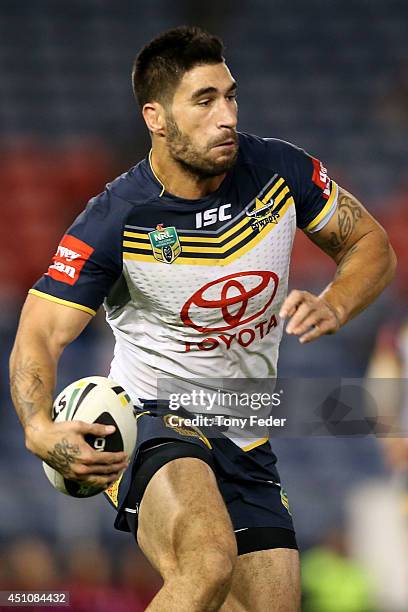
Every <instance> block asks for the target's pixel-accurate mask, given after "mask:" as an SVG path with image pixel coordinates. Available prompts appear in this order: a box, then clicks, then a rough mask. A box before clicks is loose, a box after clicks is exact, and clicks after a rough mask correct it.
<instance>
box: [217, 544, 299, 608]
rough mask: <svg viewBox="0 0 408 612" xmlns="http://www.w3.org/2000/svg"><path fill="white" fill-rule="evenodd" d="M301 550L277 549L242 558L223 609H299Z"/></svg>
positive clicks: (249, 554) (238, 562)
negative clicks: (299, 551)
mask: <svg viewBox="0 0 408 612" xmlns="http://www.w3.org/2000/svg"><path fill="white" fill-rule="evenodd" d="M299 610H300V567H299V553H298V551H297V550H291V549H287V548H275V549H271V550H262V551H257V552H252V553H248V554H246V555H242V556H240V557H238V561H237V563H236V565H235V569H234V574H233V579H232V587H231V590H230V593H229V595H228V597H227V599H226V601H225V603H224V605H223V606H222V608H221V611H222V612H266V611H268V612H299Z"/></svg>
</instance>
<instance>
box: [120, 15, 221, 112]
mask: <svg viewBox="0 0 408 612" xmlns="http://www.w3.org/2000/svg"><path fill="white" fill-rule="evenodd" d="M223 53H224V45H223V43H222V41H221V39H219V38H218V37H217V36H214V35H212V34H210V33H209V32H206V31H205V30H202V29H201V28H198V27H193V26H180V27H178V28H174V29H172V30H168V31H167V32H163V34H160V35H159V36H157V37H156V38H154V39H153V40H151V41H150V42H149V43H147V45H145V46H144V47H143V49H142V50H141V51H140V53H139V54H138V56H137V57H136V59H135V61H134V64H133V71H132V83H133V91H134V94H135V97H136V99H137V101H138V102H139V104H140V107H141V108H143V105H144V104H146V103H147V102H160V103H168V102H170V101H171V100H172V98H173V95H174V92H175V90H176V88H177V86H178V84H179V83H180V81H181V79H182V78H183V76H184V74H185V73H186V72H187V71H188V70H191V69H192V68H194V66H199V65H200V64H219V63H220V62H223V61H224V58H223Z"/></svg>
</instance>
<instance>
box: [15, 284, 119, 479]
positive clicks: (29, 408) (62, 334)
mask: <svg viewBox="0 0 408 612" xmlns="http://www.w3.org/2000/svg"><path fill="white" fill-rule="evenodd" d="M90 319H91V315H89V314H88V313H86V312H83V311H82V310H77V309H75V308H71V307H68V306H63V305H61V304H58V303H55V302H52V301H49V300H47V299H43V298H40V297H37V296H34V295H29V296H28V297H27V300H26V302H25V304H24V307H23V310H22V313H21V319H20V324H19V328H18V331H17V336H16V340H15V344H14V348H13V351H12V353H11V358H10V385H11V395H12V399H13V402H14V406H15V408H16V412H17V414H18V417H19V419H20V422H21V424H22V426H23V428H24V433H25V442H26V447H27V448H28V450H30V451H31V452H32V453H34V454H35V455H37V456H38V457H40V458H41V459H43V460H44V461H46V462H47V463H48V464H49V465H51V466H52V467H53V468H54V469H56V470H57V471H59V472H60V473H61V474H62V475H63V476H64V477H65V478H68V479H70V480H77V481H81V482H86V483H89V484H91V483H92V484H94V485H96V486H100V487H101V488H102V487H106V486H107V485H108V484H110V483H111V482H114V481H115V480H117V478H118V477H119V474H120V472H121V471H122V470H123V469H125V467H126V466H127V461H126V455H125V453H122V452H121V453H108V452H104V453H100V452H98V451H96V450H94V449H93V448H92V447H91V446H90V445H89V444H87V442H86V441H85V438H84V436H85V435H86V434H88V433H92V434H94V435H96V436H106V435H109V434H111V433H113V431H112V429H111V428H110V427H107V426H105V425H100V424H88V423H84V422H83V421H69V422H60V423H54V422H53V421H52V417H51V411H52V403H53V393H54V387H55V379H56V369H57V364H58V360H59V358H60V355H61V353H62V351H63V350H64V348H65V347H66V346H67V345H68V344H69V343H71V342H72V341H73V340H75V338H76V337H77V336H78V335H79V334H80V333H81V332H82V330H83V329H84V328H85V327H86V325H87V324H88V323H89V321H90Z"/></svg>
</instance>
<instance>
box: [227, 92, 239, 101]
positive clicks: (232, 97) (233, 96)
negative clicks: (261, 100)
mask: <svg viewBox="0 0 408 612" xmlns="http://www.w3.org/2000/svg"><path fill="white" fill-rule="evenodd" d="M227 98H228V100H236V99H237V94H236V93H234V94H230V95H229V96H227Z"/></svg>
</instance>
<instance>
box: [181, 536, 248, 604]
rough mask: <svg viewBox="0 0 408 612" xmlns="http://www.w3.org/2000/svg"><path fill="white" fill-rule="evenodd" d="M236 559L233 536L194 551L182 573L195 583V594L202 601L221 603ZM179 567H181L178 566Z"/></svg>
mask: <svg viewBox="0 0 408 612" xmlns="http://www.w3.org/2000/svg"><path fill="white" fill-rule="evenodd" d="M236 560H237V548H236V542H235V536H234V534H232V538H231V539H230V538H228V537H226V538H225V539H224V540H223V541H222V542H216V543H215V542H214V543H208V544H207V545H205V546H203V547H202V548H201V549H200V550H197V551H195V554H194V558H193V559H192V558H191V557H190V562H189V563H187V564H186V566H184V567H183V568H182V572H181V573H182V574H184V575H185V576H187V573H188V577H189V580H190V581H191V582H192V583H193V584H194V585H195V594H196V596H197V597H198V599H199V600H201V601H203V602H210V601H211V602H213V603H217V604H218V605H221V604H222V603H223V601H224V600H225V598H226V597H227V595H228V593H229V590H230V588H231V583H232V575H233V572H234V567H235V563H236ZM180 569H181V568H180Z"/></svg>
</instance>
